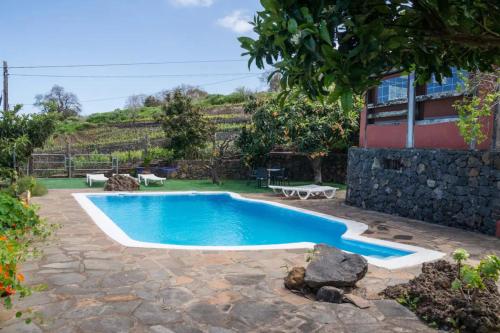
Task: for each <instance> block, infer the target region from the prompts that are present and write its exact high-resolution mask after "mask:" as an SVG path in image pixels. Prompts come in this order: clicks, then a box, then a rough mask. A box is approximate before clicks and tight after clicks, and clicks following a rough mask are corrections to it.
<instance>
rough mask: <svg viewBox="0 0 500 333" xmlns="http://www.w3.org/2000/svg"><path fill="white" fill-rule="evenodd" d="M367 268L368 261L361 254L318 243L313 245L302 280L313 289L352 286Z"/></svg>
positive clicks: (363, 274)
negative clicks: (310, 258)
mask: <svg viewBox="0 0 500 333" xmlns="http://www.w3.org/2000/svg"><path fill="white" fill-rule="evenodd" d="M367 270H368V263H367V261H366V259H365V258H363V257H362V256H360V255H358V254H353V253H346V252H343V251H341V250H339V249H337V248H334V247H331V246H328V245H325V244H319V245H316V246H315V247H314V255H313V257H312V260H311V262H310V263H309V265H308V266H307V269H306V274H305V277H304V281H305V284H306V285H307V286H309V287H310V288H312V289H314V290H317V289H319V288H321V287H324V286H332V287H337V288H343V287H354V286H355V285H356V282H357V281H359V280H361V279H362V278H363V277H364V276H365V274H366V271H367Z"/></svg>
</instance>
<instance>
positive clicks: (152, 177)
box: [139, 174, 166, 186]
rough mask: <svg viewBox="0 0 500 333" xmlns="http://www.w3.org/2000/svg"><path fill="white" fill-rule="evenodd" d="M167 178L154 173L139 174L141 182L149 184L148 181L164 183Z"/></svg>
mask: <svg viewBox="0 0 500 333" xmlns="http://www.w3.org/2000/svg"><path fill="white" fill-rule="evenodd" d="M165 180H166V178H163V177H158V176H155V175H153V174H139V182H141V181H144V185H145V186H148V182H160V183H161V184H162V185H163V182H164V181H165Z"/></svg>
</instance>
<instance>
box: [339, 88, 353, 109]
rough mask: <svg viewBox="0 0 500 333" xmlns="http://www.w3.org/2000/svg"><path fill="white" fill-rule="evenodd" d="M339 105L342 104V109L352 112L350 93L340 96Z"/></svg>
mask: <svg viewBox="0 0 500 333" xmlns="http://www.w3.org/2000/svg"><path fill="white" fill-rule="evenodd" d="M340 103H342V108H343V109H345V110H352V107H353V97H352V92H350V91H347V92H344V93H343V94H342V95H341V96H340Z"/></svg>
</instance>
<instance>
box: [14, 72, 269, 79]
mask: <svg viewBox="0 0 500 333" xmlns="http://www.w3.org/2000/svg"><path fill="white" fill-rule="evenodd" d="M245 74H248V72H247V73H198V74H148V75H72V74H71V75H70V74H68V75H58V74H23V73H10V74H9V76H18V77H51V78H79V79H153V78H167V77H212V76H235V75H245ZM251 74H255V75H260V74H262V73H251Z"/></svg>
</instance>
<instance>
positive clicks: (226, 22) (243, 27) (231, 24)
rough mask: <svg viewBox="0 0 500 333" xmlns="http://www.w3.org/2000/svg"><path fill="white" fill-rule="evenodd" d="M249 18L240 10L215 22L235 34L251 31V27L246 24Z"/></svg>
mask: <svg viewBox="0 0 500 333" xmlns="http://www.w3.org/2000/svg"><path fill="white" fill-rule="evenodd" d="M248 21H250V18H248V17H247V16H245V15H244V14H243V12H242V11H241V10H235V11H234V12H232V13H231V14H229V15H227V16H224V17H223V18H220V19H218V20H217V24H218V25H220V26H221V27H224V28H228V29H231V30H233V31H234V32H237V33H244V32H248V31H250V30H252V28H253V26H252V25H251V24H250V23H248Z"/></svg>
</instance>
